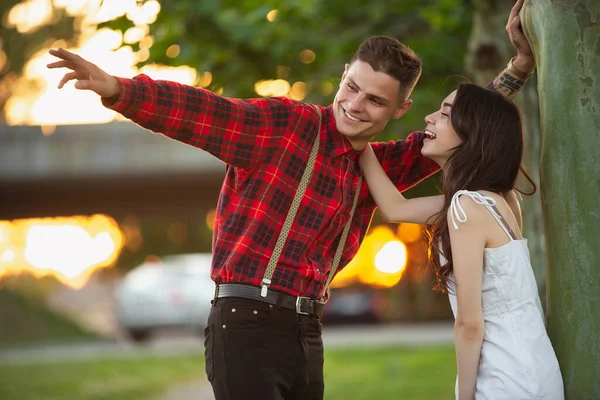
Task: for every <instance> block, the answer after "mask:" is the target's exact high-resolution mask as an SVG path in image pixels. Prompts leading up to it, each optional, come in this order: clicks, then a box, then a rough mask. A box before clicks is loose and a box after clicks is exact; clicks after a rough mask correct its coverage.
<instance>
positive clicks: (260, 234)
mask: <svg viewBox="0 0 600 400" xmlns="http://www.w3.org/2000/svg"><path fill="white" fill-rule="evenodd" d="M119 81H120V84H121V94H120V96H119V97H118V98H113V99H103V103H104V105H105V106H107V107H108V108H111V109H113V110H115V111H118V112H119V113H121V114H123V115H124V116H125V117H127V118H129V119H131V120H132V121H133V122H135V123H137V124H139V125H141V126H142V127H144V128H146V129H149V130H152V131H154V132H160V133H162V134H164V135H166V136H168V137H170V138H172V139H175V140H178V141H181V142H184V143H187V144H189V145H192V146H195V147H198V148H201V149H204V150H206V151H208V152H209V153H211V154H212V155H214V156H215V157H217V158H219V159H220V160H222V161H224V162H225V163H227V164H228V165H229V167H228V168H227V172H226V176H225V181H224V183H223V188H222V189H221V193H220V197H219V200H218V204H217V215H216V221H215V230H214V237H213V255H214V261H213V268H212V272H211V276H212V278H213V279H214V280H215V282H218V283H221V282H241V283H246V284H251V285H256V286H258V285H260V282H261V279H262V276H263V274H264V271H265V269H266V266H267V263H268V261H269V257H270V256H271V254H272V251H273V248H274V246H275V242H276V241H277V237H278V235H279V232H280V230H281V227H282V225H283V222H284V220H285V216H286V214H287V212H288V209H289V207H290V204H291V202H292V199H293V197H294V194H295V192H296V188H297V187H298V184H299V182H300V178H301V176H302V172H303V171H304V167H305V166H306V163H307V160H308V156H309V153H310V149H311V146H312V142H313V140H314V138H315V135H316V134H317V133H318V134H319V135H320V143H321V146H320V149H319V153H318V155H317V160H316V162H315V169H314V171H313V174H312V179H311V182H310V184H309V186H308V188H307V190H306V193H305V195H304V198H303V199H302V202H301V204H300V208H299V209H298V213H297V215H296V219H295V221H294V224H293V225H292V228H291V231H290V234H289V236H288V240H287V242H286V246H285V249H284V251H283V253H282V255H281V258H280V261H279V265H278V266H277V269H276V270H275V274H274V276H273V279H272V284H271V286H270V288H271V289H273V290H278V291H281V292H284V293H288V294H291V295H295V296H298V295H301V296H307V297H311V298H320V297H321V296H322V295H323V293H324V290H325V288H324V284H325V282H326V281H327V275H328V273H329V270H330V266H331V264H332V261H333V257H334V254H335V250H336V248H337V244H338V242H339V239H340V235H341V233H342V230H343V229H344V225H345V224H346V222H347V218H348V215H349V213H350V209H351V207H352V201H353V198H354V194H355V190H356V187H357V183H358V178H359V176H360V174H361V171H360V165H359V160H360V153H361V152H359V151H355V150H353V149H352V147H351V145H350V143H349V142H348V141H347V140H346V139H345V138H344V137H343V136H342V135H341V134H340V133H339V132H338V131H337V130H336V128H335V120H334V118H333V110H332V106H329V107H321V110H322V114H323V119H322V124H321V127H320V129H318V128H317V125H318V116H317V113H316V111H315V110H314V108H313V107H312V106H310V105H308V104H306V103H302V102H298V101H293V100H290V99H287V98H282V97H281V98H279V97H277V98H260V99H247V100H241V99H230V98H224V97H221V96H218V95H216V94H214V93H211V92H209V91H207V90H203V89H199V88H193V87H190V86H186V85H181V84H178V83H174V82H167V81H153V80H152V79H150V78H149V77H147V76H145V75H139V76H137V77H135V78H134V79H122V78H119ZM422 141H423V134H422V133H419V132H415V133H412V134H410V136H408V138H407V139H406V140H400V141H390V142H387V143H383V142H377V143H372V146H373V149H374V151H375V154H377V157H378V159H379V160H380V162H381V164H382V166H383V168H384V169H385V171H386V172H387V174H388V176H389V177H390V178H391V179H392V180H393V181H394V182H396V186H397V187H398V189H400V190H406V189H408V188H410V187H412V186H414V185H415V184H417V183H418V182H420V181H421V180H423V179H424V178H426V177H427V176H429V175H431V174H433V173H434V172H436V171H437V170H438V169H439V167H438V166H437V165H436V164H434V163H433V162H432V161H430V160H429V159H426V158H424V157H423V156H422V155H421V146H422ZM374 210H375V203H374V201H373V199H372V198H371V196H370V195H369V191H368V187H367V185H363V187H362V189H361V193H360V194H359V199H358V205H357V208H356V211H355V215H354V218H353V221H352V224H351V228H350V232H349V234H348V239H347V242H346V245H345V250H344V254H343V257H342V260H341V262H340V268H339V269H340V270H341V269H342V267H343V266H345V265H346V264H347V263H348V262H349V261H350V260H351V259H352V257H354V255H355V254H356V252H357V251H358V248H359V245H360V243H361V241H362V239H363V238H364V236H365V233H366V232H367V229H368V227H369V224H370V221H371V218H372V215H373V211H374Z"/></svg>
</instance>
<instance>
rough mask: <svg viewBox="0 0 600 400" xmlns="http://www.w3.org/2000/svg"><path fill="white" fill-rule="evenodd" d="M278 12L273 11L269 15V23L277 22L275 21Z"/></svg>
mask: <svg viewBox="0 0 600 400" xmlns="http://www.w3.org/2000/svg"><path fill="white" fill-rule="evenodd" d="M277 13H278V11H277V10H271V11H269V12H268V13H267V21H269V22H273V21H275V19H277Z"/></svg>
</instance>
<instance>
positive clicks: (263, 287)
mask: <svg viewBox="0 0 600 400" xmlns="http://www.w3.org/2000/svg"><path fill="white" fill-rule="evenodd" d="M270 284H271V280H270V279H263V280H262V284H261V289H260V297H267V290H268V289H269V285H270Z"/></svg>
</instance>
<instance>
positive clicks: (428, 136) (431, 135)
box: [423, 129, 437, 140]
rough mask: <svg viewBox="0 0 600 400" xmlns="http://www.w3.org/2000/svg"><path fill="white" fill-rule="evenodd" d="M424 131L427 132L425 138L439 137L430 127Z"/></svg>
mask: <svg viewBox="0 0 600 400" xmlns="http://www.w3.org/2000/svg"><path fill="white" fill-rule="evenodd" d="M423 133H424V134H425V139H429V140H434V139H435V138H437V134H435V133H433V132H431V131H430V130H429V129H425V131H423Z"/></svg>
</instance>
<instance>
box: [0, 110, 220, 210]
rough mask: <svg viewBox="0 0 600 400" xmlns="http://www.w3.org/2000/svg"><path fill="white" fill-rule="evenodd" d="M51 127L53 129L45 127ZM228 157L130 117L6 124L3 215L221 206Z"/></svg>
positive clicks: (1, 142) (0, 177) (0, 175)
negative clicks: (102, 121) (47, 124)
mask: <svg viewBox="0 0 600 400" xmlns="http://www.w3.org/2000/svg"><path fill="white" fill-rule="evenodd" d="M43 131H46V134H44V132H43ZM224 172H225V164H223V163H222V162H221V161H219V160H217V159H216V158H214V157H213V156H212V155H210V154H208V153H206V152H204V151H202V150H199V149H196V148H193V147H191V146H188V145H185V144H182V143H178V142H176V141H173V140H171V139H168V138H166V137H164V136H162V135H156V134H152V133H151V132H149V131H147V130H145V129H143V128H140V127H139V126H137V125H135V124H133V123H130V122H111V123H108V124H99V125H62V126H57V127H56V129H55V130H54V131H53V132H51V134H48V132H47V128H44V129H42V128H41V127H39V126H0V220H2V219H3V220H6V219H16V218H30V217H45V216H59V215H64V216H66V215H87V214H93V213H103V214H110V215H126V214H129V213H135V214H136V215H144V214H153V215H157V214H167V215H172V214H182V213H186V212H189V211H194V212H196V211H201V210H207V209H209V208H212V207H214V206H215V204H216V201H217V196H218V193H219V189H220V187H221V184H222V181H223V177H224Z"/></svg>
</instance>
